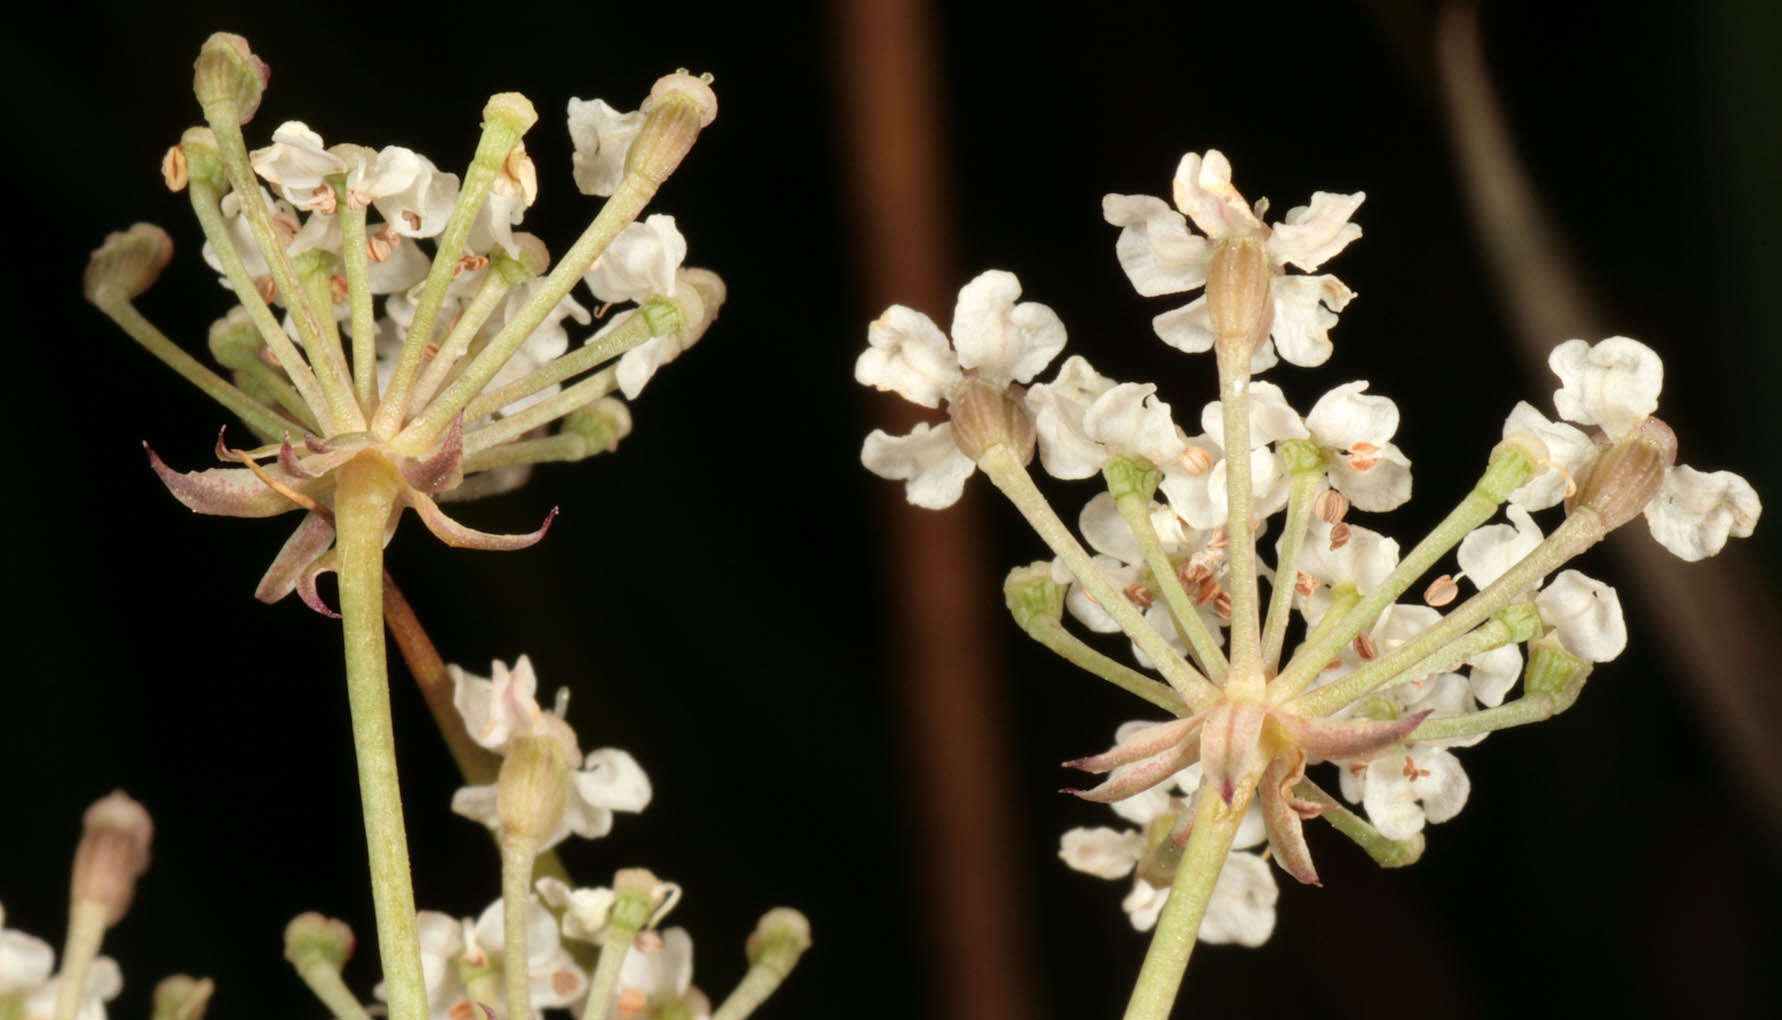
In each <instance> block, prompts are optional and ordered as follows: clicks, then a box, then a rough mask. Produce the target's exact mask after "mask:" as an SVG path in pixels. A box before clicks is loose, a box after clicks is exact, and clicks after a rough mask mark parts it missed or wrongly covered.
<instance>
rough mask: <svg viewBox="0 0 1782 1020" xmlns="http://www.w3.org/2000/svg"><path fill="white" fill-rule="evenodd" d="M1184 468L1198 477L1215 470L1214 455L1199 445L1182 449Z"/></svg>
mask: <svg viewBox="0 0 1782 1020" xmlns="http://www.w3.org/2000/svg"><path fill="white" fill-rule="evenodd" d="M1182 470H1183V471H1186V472H1188V473H1189V474H1190V475H1193V476H1194V477H1196V478H1199V477H1200V476H1201V475H1204V474H1206V473H1207V472H1208V471H1211V470H1213V455H1212V454H1210V453H1208V452H1207V451H1205V450H1203V449H1201V448H1200V447H1198V446H1190V447H1188V448H1187V449H1185V450H1183V451H1182Z"/></svg>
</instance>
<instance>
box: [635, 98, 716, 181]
mask: <svg viewBox="0 0 1782 1020" xmlns="http://www.w3.org/2000/svg"><path fill="white" fill-rule="evenodd" d="M639 112H641V113H643V114H645V115H646V117H647V119H646V120H645V121H644V125H643V127H642V128H640V129H638V132H637V137H636V138H634V139H632V141H631V148H630V150H629V151H628V152H627V153H626V154H625V172H626V173H627V174H637V175H638V176H640V177H643V178H644V179H645V180H648V181H650V182H651V183H652V184H658V185H659V184H661V183H662V182H663V181H665V180H667V179H668V175H669V174H672V173H674V171H675V168H676V167H678V166H680V165H681V160H682V159H684V158H686V155H687V153H688V152H689V151H690V150H691V149H692V148H693V141H694V139H696V138H698V137H699V132H700V131H701V130H703V129H704V128H706V127H708V126H709V125H710V124H711V122H712V121H714V120H716V119H717V117H718V96H717V94H716V93H714V92H713V91H712V87H711V83H710V82H709V81H708V80H706V79H705V78H703V77H696V76H694V75H691V74H688V73H687V72H686V71H676V72H675V73H674V74H671V75H668V76H666V77H664V78H661V79H659V80H658V81H657V82H656V84H655V86H654V87H652V88H651V89H650V98H648V99H646V100H644V102H643V106H641V107H640V108H639Z"/></svg>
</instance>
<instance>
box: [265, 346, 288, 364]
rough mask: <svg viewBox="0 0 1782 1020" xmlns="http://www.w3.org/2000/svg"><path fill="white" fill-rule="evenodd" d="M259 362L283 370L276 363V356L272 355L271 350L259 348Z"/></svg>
mask: <svg viewBox="0 0 1782 1020" xmlns="http://www.w3.org/2000/svg"><path fill="white" fill-rule="evenodd" d="M260 360H261V361H264V362H266V363H267V364H268V365H271V366H272V367H273V368H283V367H284V366H283V365H281V364H279V363H278V355H276V354H274V353H272V348H270V347H262V348H260Z"/></svg>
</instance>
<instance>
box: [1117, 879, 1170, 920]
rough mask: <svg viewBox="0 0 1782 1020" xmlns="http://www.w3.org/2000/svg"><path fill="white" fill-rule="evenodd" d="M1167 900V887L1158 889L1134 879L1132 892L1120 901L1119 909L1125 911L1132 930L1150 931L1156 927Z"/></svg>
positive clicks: (1142, 880) (1143, 881)
mask: <svg viewBox="0 0 1782 1020" xmlns="http://www.w3.org/2000/svg"><path fill="white" fill-rule="evenodd" d="M1168 900H1169V887H1168V886H1164V887H1162V888H1159V887H1157V886H1154V885H1152V884H1150V883H1149V882H1146V881H1145V880H1144V879H1142V878H1135V879H1133V880H1132V891H1131V892H1129V893H1127V894H1126V898H1125V899H1123V900H1121V901H1120V909H1122V910H1124V911H1126V917H1127V920H1129V921H1131V922H1132V927H1133V930H1135V931H1150V930H1151V929H1152V928H1154V927H1156V926H1157V915H1159V914H1161V913H1163V904H1164V903H1165V902H1166V901H1168Z"/></svg>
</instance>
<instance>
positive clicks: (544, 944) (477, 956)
mask: <svg viewBox="0 0 1782 1020" xmlns="http://www.w3.org/2000/svg"><path fill="white" fill-rule="evenodd" d="M415 927H416V929H417V932H418V934H419V936H420V943H421V974H422V977H423V980H424V981H425V983H426V986H427V1009H428V1015H429V1016H430V1017H431V1020H464V1017H466V1016H473V1015H474V1016H480V1015H481V1011H480V1010H477V1009H474V1008H473V1004H476V1003H479V1002H481V1003H483V1004H484V1005H490V1006H494V1007H496V1008H498V1009H499V1008H500V1007H501V1006H503V1005H504V1004H505V1001H506V1000H505V998H504V992H503V989H504V988H505V987H506V986H505V984H504V983H503V978H502V974H503V972H504V967H505V958H504V955H503V954H504V950H505V949H506V945H507V937H506V934H507V933H506V927H505V924H504V918H503V912H502V904H501V901H500V900H496V901H495V902H494V903H491V904H489V906H488V908H487V909H485V910H484V911H483V913H482V916H480V917H478V918H477V919H476V920H474V921H472V920H471V919H470V918H463V919H462V920H460V919H457V918H453V917H451V916H450V915H448V914H442V913H439V912H438V911H433V910H423V911H420V912H419V913H418V914H417V915H416V916H415ZM526 973H527V975H528V977H529V979H530V980H529V982H528V983H529V984H530V985H531V993H532V994H531V997H532V1017H533V1018H535V1020H536V1018H538V1017H539V1016H541V1015H542V1014H541V1013H540V1010H544V1009H554V1008H558V1007H564V1006H568V1005H569V1004H570V1003H571V1002H572V1001H574V1000H575V999H576V998H577V997H578V996H580V995H582V994H584V993H585V992H586V991H587V987H588V977H587V975H586V974H584V973H583V972H582V969H581V968H580V967H578V966H576V963H575V960H574V959H573V958H572V957H571V956H570V955H569V951H568V950H566V949H564V948H563V944H562V943H561V942H560V941H559V940H558V938H557V922H556V921H555V920H554V919H553V918H552V917H551V915H550V912H549V911H547V910H545V909H544V907H542V906H540V905H539V902H538V897H536V896H534V897H530V899H529V902H528V903H527V906H526ZM467 975H468V976H470V977H472V978H473V979H474V984H475V985H476V987H475V988H474V989H473V988H471V987H470V985H468V984H467V983H466V977H467ZM372 994H373V995H375V996H376V997H377V998H379V999H384V998H385V997H386V996H385V988H384V985H383V984H382V983H380V984H379V985H378V986H377V987H376V988H375V989H373V991H372ZM478 995H483V996H487V997H488V999H489V1000H490V1001H487V1002H485V1001H484V1000H482V999H479V998H477V997H476V996H478ZM467 1010H468V1011H467Z"/></svg>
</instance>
